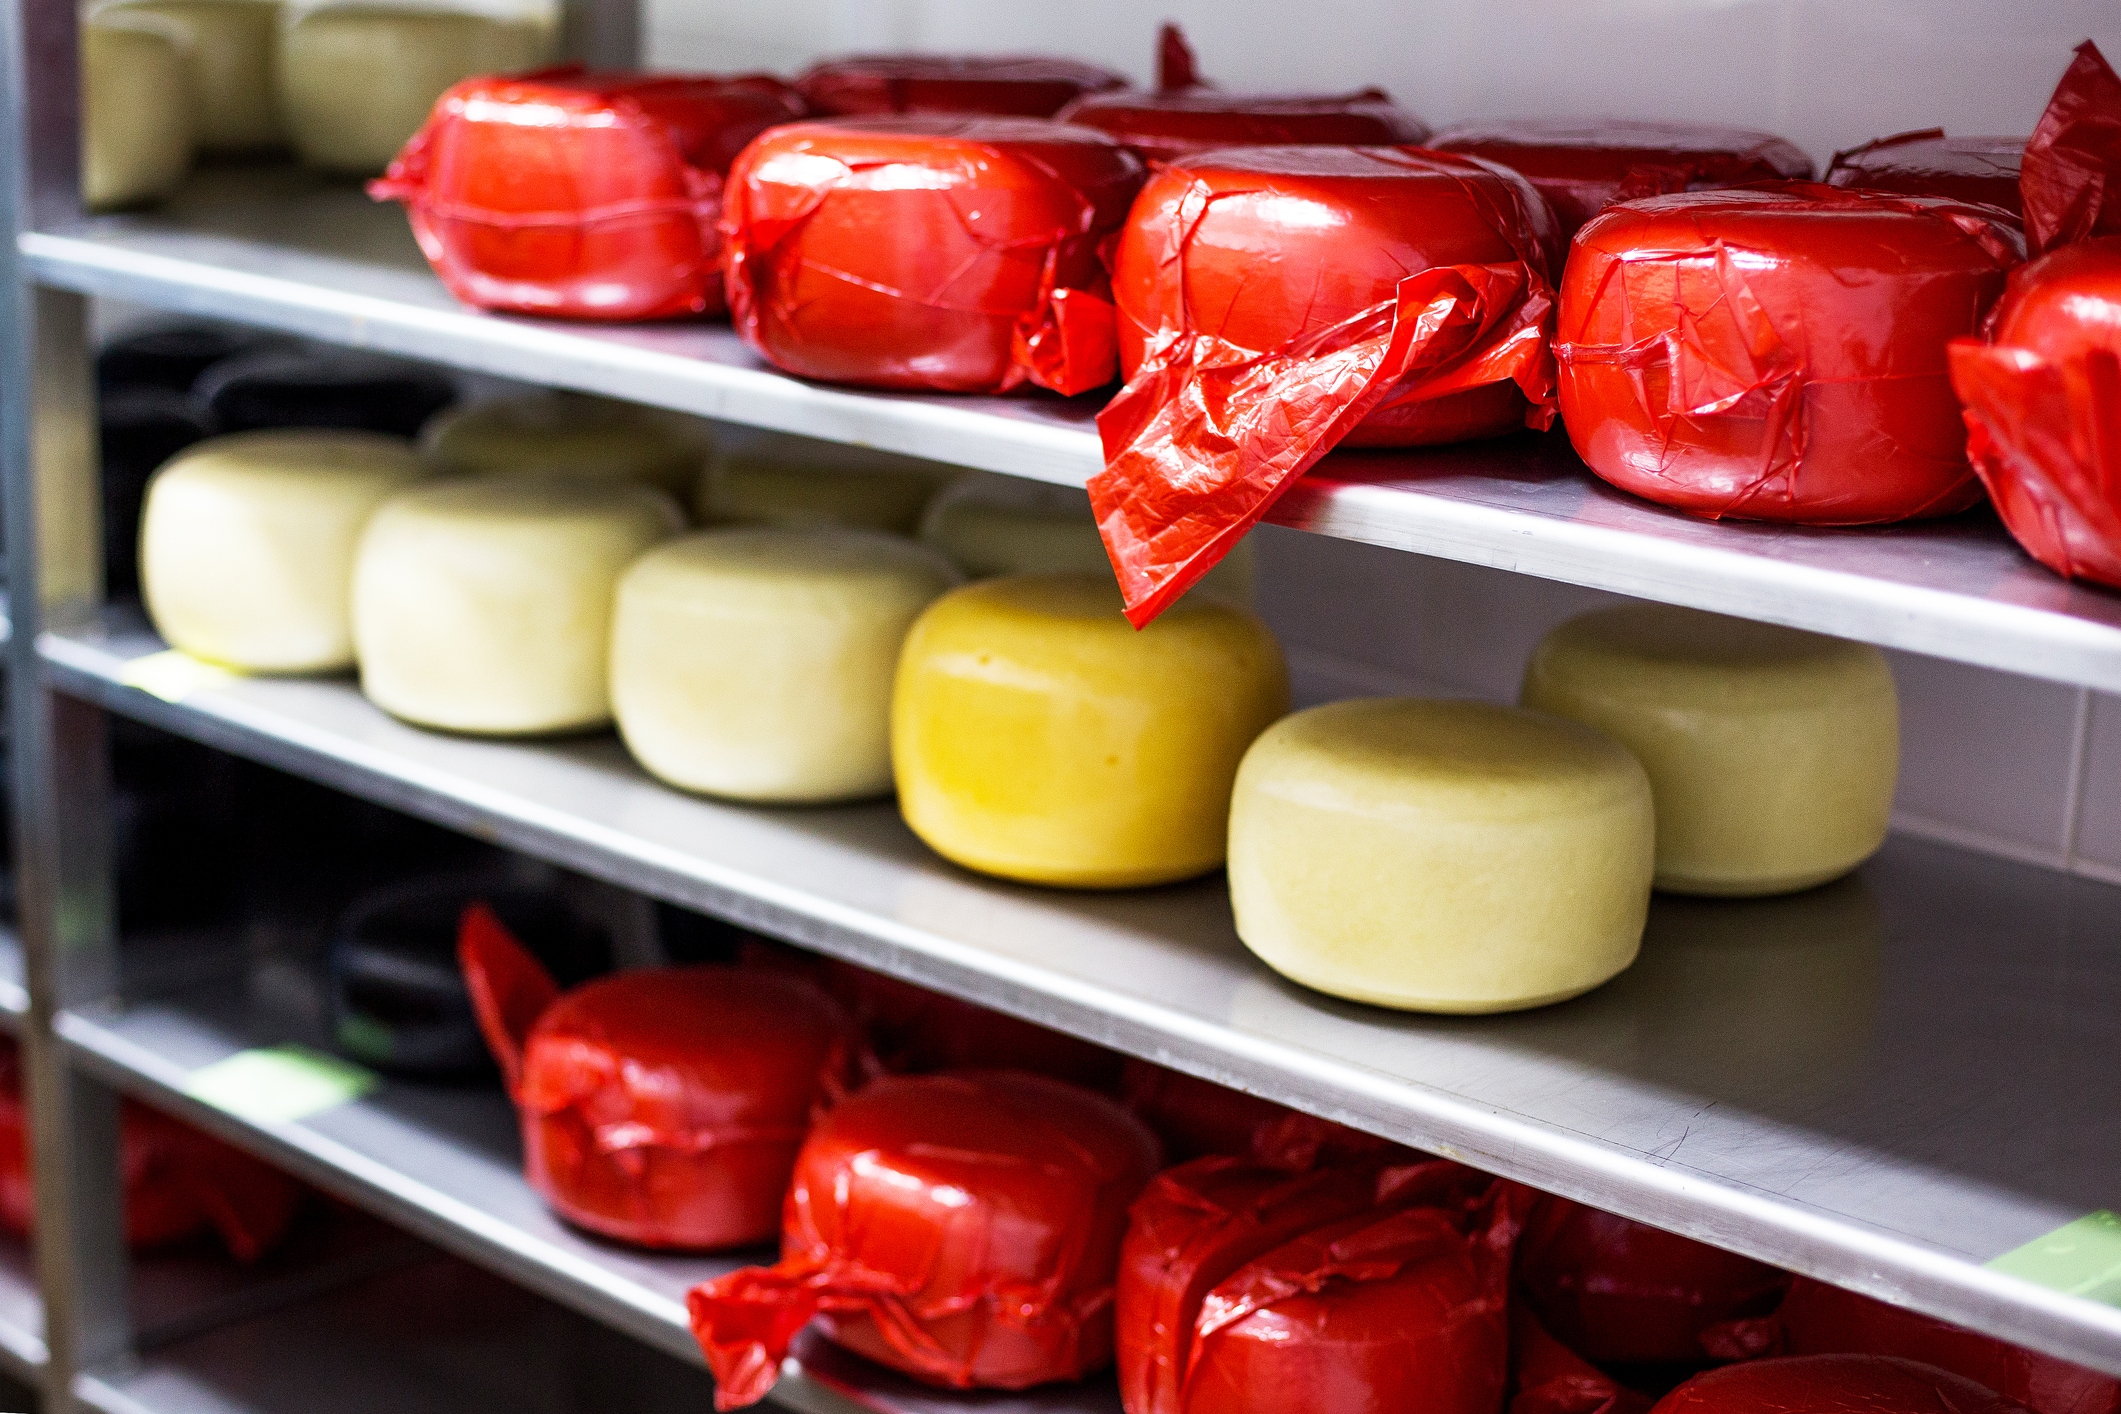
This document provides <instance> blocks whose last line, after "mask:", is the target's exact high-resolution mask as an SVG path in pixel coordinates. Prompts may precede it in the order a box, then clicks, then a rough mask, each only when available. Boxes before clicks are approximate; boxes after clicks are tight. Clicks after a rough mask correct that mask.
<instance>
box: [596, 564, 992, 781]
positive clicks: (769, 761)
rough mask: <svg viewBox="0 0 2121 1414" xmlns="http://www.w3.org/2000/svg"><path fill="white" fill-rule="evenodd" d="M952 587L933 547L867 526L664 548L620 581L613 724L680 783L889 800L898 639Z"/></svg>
mask: <svg viewBox="0 0 2121 1414" xmlns="http://www.w3.org/2000/svg"><path fill="white" fill-rule="evenodd" d="M957 578H958V576H957V573H956V571H954V570H953V569H952V568H951V567H950V564H949V562H948V561H946V560H945V559H943V557H942V556H941V555H938V554H936V553H935V552H934V551H933V550H930V549H927V548H926V547H925V546H921V545H916V544H913V543H912V542H911V541H907V540H901V539H899V538H898V537H896V536H890V535H880V534H878V533H877V532H875V531H867V530H838V529H828V530H765V529H738V530H714V531H708V532H706V533H705V534H701V535H691V536H687V537H686V538H684V539H683V540H678V541H675V542H673V543H671V544H669V545H664V546H662V547H660V548H658V549H656V550H653V551H651V552H650V553H648V554H646V555H644V556H642V557H641V559H640V560H639V561H637V562H636V563H635V564H634V566H633V568H632V569H630V570H628V571H627V572H626V576H625V578H624V579H623V580H621V581H620V583H619V596H618V611H617V614H616V616H615V618H614V620H613V625H612V643H611V703H612V710H613V713H614V715H615V716H616V717H617V718H618V723H619V731H620V732H621V733H622V734H623V735H624V736H625V738H626V745H627V747H628V748H629V749H631V750H632V752H633V754H634V757H635V758H636V759H637V760H639V761H640V763H641V764H642V765H643V766H645V767H646V768H647V769H648V770H649V771H650V772H651V773H652V774H654V775H655V776H657V777H660V778H661V779H662V780H665V781H668V782H669V783H670V784H671V785H674V786H679V787H682V788H683V789H685V790H696V791H705V792H708V793H709V794H712V795H726V796H732V797H734V798H736V799H738V800H767V801H793V802H804V801H828V800H858V799H861V798H863V797H865V796H876V795H885V794H888V793H889V792H890V790H891V681H892V675H893V673H894V672H895V671H896V670H897V668H898V655H899V646H900V645H901V644H902V643H904V642H905V639H906V631H907V629H909V628H911V627H912V626H913V620H914V618H915V616H917V615H918V614H919V613H920V611H921V610H922V609H924V608H926V607H927V606H928V603H929V601H931V600H933V599H934V598H935V597H936V596H937V595H938V594H941V593H942V592H943V591H944V590H946V589H948V588H950V587H951V585H953V584H955V583H956V582H957Z"/></svg>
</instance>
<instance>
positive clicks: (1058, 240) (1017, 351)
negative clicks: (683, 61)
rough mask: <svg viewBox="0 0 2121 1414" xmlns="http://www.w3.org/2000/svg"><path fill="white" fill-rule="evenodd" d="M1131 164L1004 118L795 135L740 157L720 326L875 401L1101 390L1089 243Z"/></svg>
mask: <svg viewBox="0 0 2121 1414" xmlns="http://www.w3.org/2000/svg"><path fill="white" fill-rule="evenodd" d="M1141 180H1142V165H1141V160H1140V159H1139V158H1137V157H1135V156H1134V154H1132V153H1131V152H1128V151H1127V150H1126V149H1125V148H1123V147H1121V146H1120V145H1119V144H1117V143H1115V142H1113V141H1112V140H1111V139H1110V138H1108V137H1105V136H1104V135H1103V134H1102V133H1095V132H1092V131H1090V130H1089V129H1087V128H1077V127H1070V126H1068V125H1066V124H1062V123H1047V122H1037V121H1033V120H1029V119H1017V118H952V117H907V118H871V119H855V120H848V121H845V122H838V123H797V124H793V125H790V126H788V127H784V128H780V129H777V130H775V131H774V132H771V133H768V134H766V135H765V136H764V137H762V138H760V139H759V140H758V141H757V142H754V143H753V144H752V145H751V146H750V147H749V148H747V149H745V151H744V154H743V156H741V157H740V158H738V159H737V163H736V166H735V168H734V169H733V170H732V171H731V172H730V176H729V190H728V193H727V199H726V202H725V204H724V207H723V210H722V228H721V229H722V237H723V241H724V250H723V274H724V277H725V280H726V284H727V287H728V292H729V309H730V317H731V320H732V321H733V322H734V323H735V325H736V328H737V331H738V332H739V333H740V334H742V335H743V336H744V340H745V342H746V343H748V344H750V345H751V346H752V347H753V348H754V349H756V350H758V351H759V353H761V354H763V355H764V356H765V357H766V358H767V359H769V360H771V361H772V362H773V363H774V364H776V365H777V366H779V367H780V368H782V369H785V370H786V371H788V372H790V373H794V374H797V375H799V376H801V377H805V378H819V379H823V380H825V381H827V382H834V383H854V384H860V385H863V386H866V387H873V388H904V389H926V390H931V391H938V392H951V393H998V392H1006V391H1008V390H1010V389H1012V388H1016V387H1019V386H1021V385H1023V384H1025V383H1031V384H1035V385H1037V386H1038V387H1041V388H1049V389H1052V390H1053V391H1055V392H1058V393H1068V394H1073V393H1083V392H1088V391H1089V390H1090V389H1092V388H1098V387H1102V386H1103V385H1105V384H1106V383H1109V382H1111V381H1112V377H1113V374H1114V372H1115V371H1116V367H1117V364H1116V361H1115V351H1114V347H1113V331H1112V306H1111V301H1110V290H1111V282H1110V280H1109V279H1108V277H1107V276H1106V274H1105V270H1104V266H1103V264H1102V263H1101V261H1100V260H1099V257H1098V247H1099V245H1100V243H1101V242H1103V241H1104V240H1105V238H1106V237H1107V236H1108V235H1110V234H1111V233H1112V232H1113V231H1114V230H1116V229H1118V227H1119V224H1120V222H1121V221H1123V220H1124V219H1125V218H1126V214H1127V205H1128V203H1129V202H1130V201H1131V200H1132V199H1133V197H1134V193H1135V191H1136V190H1137V189H1138V188H1139V187H1140V185H1141Z"/></svg>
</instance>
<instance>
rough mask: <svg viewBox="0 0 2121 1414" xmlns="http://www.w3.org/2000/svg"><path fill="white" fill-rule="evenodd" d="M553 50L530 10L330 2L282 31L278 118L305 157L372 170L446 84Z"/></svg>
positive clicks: (526, 63)
mask: <svg viewBox="0 0 2121 1414" xmlns="http://www.w3.org/2000/svg"><path fill="white" fill-rule="evenodd" d="M551 47H552V30H551V27H550V26H549V25H547V24H544V23H542V22H540V21H538V20H535V19H532V18H527V17H495V16H489V15H473V14H463V13H459V12H455V11H450V10H440V9H423V8H416V7H412V6H402V5H371V4H343V5H327V6H325V7H323V8H321V9H316V10H311V11H310V12H309V13H307V14H305V15H303V16H302V17H301V18H299V19H297V20H296V21H295V22H294V23H293V24H291V25H289V26H287V28H286V29H285V30H284V31H283V33H282V35H281V40H280V67H279V93H280V104H281V116H282V119H283V120H284V122H285V123H286V126H287V132H288V136H289V137H290V138H292V139H293V141H294V145H295V150H296V151H297V152H299V153H300V154H301V156H302V160H303V161H305V162H307V163H309V164H310V165H311V166H313V167H322V168H324V169H325V170H326V171H331V172H343V173H346V174H348V175H352V176H374V175H375V174H376V173H378V172H381V171H382V170H383V169H384V168H385V167H386V166H388V165H389V164H390V159H391V158H393V157H395V156H397V154H398V149H399V148H401V147H403V146H404V145H405V140H406V139H407V138H409V137H411V136H412V135H413V134H414V133H415V132H417V131H418V130H419V127H420V125H421V124H422V123H424V122H425V121H427V114H428V111H429V110H430V109H432V108H433V107H434V102H435V100H436V99H437V98H440V97H441V96H442V91H443V90H444V89H446V88H448V87H449V86H450V85H451V84H453V83H456V82H457V81H458V80H459V79H466V78H469V77H471V76H472V75H473V74H496V73H512V72H515V71H518V70H522V69H534V68H537V67H539V66H540V65H542V64H544V63H545V62H546V61H547V60H548V59H549V58H550V55H551Z"/></svg>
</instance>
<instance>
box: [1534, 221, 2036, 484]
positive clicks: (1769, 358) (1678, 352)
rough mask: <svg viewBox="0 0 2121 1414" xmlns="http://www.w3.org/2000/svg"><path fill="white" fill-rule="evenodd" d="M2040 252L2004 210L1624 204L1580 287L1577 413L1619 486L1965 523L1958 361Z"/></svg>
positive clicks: (1582, 249)
mask: <svg viewBox="0 0 2121 1414" xmlns="http://www.w3.org/2000/svg"><path fill="white" fill-rule="evenodd" d="M2022 252H2023V246H2022V244H2021V239H2020V236H2019V233H2018V230H2017V227H2016V225H2015V224H2014V223H2013V222H2012V221H2011V220H2010V219H2009V218H2008V217H2007V216H2006V215H2005V214H2004V213H2003V212H2000V211H1998V210H1996V209H1995V208H1993V207H1987V206H1976V205H1970V204H1967V203H1964V202H1955V201H1948V200H1944V199H1942V198H1936V197H1902V196H1892V195H1887V194H1881V193H1873V192H1864V191H1850V190H1844V189H1842V188H1840V187H1829V186H1825V185H1821V184H1818V183H1810V182H1792V183H1787V184H1776V185H1773V186H1762V187H1753V188H1747V189H1745V190H1740V191H1708V192H1689V193H1686V194H1683V195H1677V196H1664V197H1652V198H1650V199H1649V200H1646V201H1637V202H1629V203H1627V204H1624V205H1621V206H1617V207H1614V208H1613V209H1611V210H1609V211H1607V212H1606V213H1605V214H1604V215H1603V216H1600V217H1599V218H1598V219H1597V220H1595V221H1593V222H1592V223H1591V224H1590V225H1588V226H1586V227H1584V228H1583V230H1582V231H1581V232H1580V233H1579V234H1578V235H1577V237H1576V243H1575V246H1574V247H1573V248H1572V250H1571V252H1570V255H1569V265H1568V272H1567V275H1566V277H1565V278H1564V279H1563V281H1562V289H1561V319H1560V325H1559V329H1558V332H1557V335H1556V338H1555V341H1554V355H1555V358H1556V360H1557V361H1558V362H1559V364H1560V399H1561V415H1562V420H1563V421H1564V422H1565V423H1567V425H1568V429H1569V438H1570V440H1571V441H1572V442H1573V443H1574V444H1575V447H1576V451H1577V453H1578V455H1580V456H1581V457H1582V458H1583V459H1584V461H1585V462H1587V463H1588V464H1589V465H1590V467H1591V469H1592V470H1593V471H1595V472H1596V473H1597V474H1598V475H1600V476H1602V477H1604V478H1605V479H1606V480H1607V481H1610V482H1612V483H1613V484H1614V485H1615V486H1618V487H1620V488H1621V489H1623V490H1626V491H1632V492H1634V493H1635V494H1636V495H1638V496H1642V497H1645V498H1647V499H1649V500H1652V501H1656V502H1659V503H1661V504H1663V505H1667V506H1675V507H1677V508H1679V509H1681V510H1685V511H1690V512H1692V513H1694V514H1696V515H1702V516H1708V517H1711V518H1716V517H1721V516H1735V517H1739V518H1742V519H1747V520H1774V521H1790V522H1798V523H1802V524H1810V525H1863V524H1872V523H1877V522H1883V521H1896V520H1908V519H1913V518H1915V517H1919V516H1937V515H1949V514H1951V513H1952V512H1955V511H1961V510H1964V509H1966V508H1967V507H1968V506H1970V505H1972V504H1974V503H1975V502H1976V501H1978V500H1979V499H1980V498H1981V487H1980V483H1979V482H1978V481H1977V480H1976V479H1975V477H1974V472H1973V468H1972V467H1971V466H1969V465H1968V464H1967V458H1966V445H1965V434H1964V432H1963V430H1962V428H1961V426H1960V418H1959V413H1958V406H1957V403H1956V401H1955V399H1954V398H1953V396H1952V389H1951V379H1950V376H1949V373H1948V370H1947V360H1946V353H1945V347H1946V345H1947V344H1949V343H1950V342H1951V340H1952V339H1953V338H1955V337H1959V336H1962V335H1966V334H1971V333H1973V332H1974V331H1975V329H1977V328H1978V327H1979V326H1980V323H1981V320H1982V317H1983V315H1985V314H1986V313H1987V311H1988V309H1989V307H1990V306H1991V305H1992V304H1994V303H1995V301H1996V298H1997V296H1999V295H2000V294H2001V293H2002V292H2003V284H2004V277H2005V274H2006V273H2007V272H2008V271H2009V270H2010V269H2011V267H2013V266H2014V265H2016V264H2017V263H2018V261H2019V260H2020V258H2021V256H2022Z"/></svg>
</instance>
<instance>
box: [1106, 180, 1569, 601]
mask: <svg viewBox="0 0 2121 1414" xmlns="http://www.w3.org/2000/svg"><path fill="white" fill-rule="evenodd" d="M1553 242H1554V229H1553V221H1552V216H1551V214H1550V213H1549V212H1548V210H1547V207H1546V203H1545V202H1543V201H1542V200H1540V198H1539V195H1538V193H1537V192H1535V191H1533V190H1532V188H1531V187H1530V185H1528V184H1527V183H1526V182H1525V180H1524V179H1523V178H1522V177H1520V176H1518V175H1517V174H1516V173H1514V172H1511V171H1508V170H1507V169H1504V168H1501V167H1497V166H1495V165H1493V164H1492V163H1488V162H1483V161H1481V160H1479V159H1478V158H1472V157H1461V156H1457V155H1455V154H1450V153H1441V152H1429V151H1425V150H1423V149H1421V148H1401V147H1258V148H1242V149H1230V150H1226V151H1221V152H1208V153H1202V154H1200V155H1199V156H1196V157H1188V158H1184V159H1181V160H1180V161H1178V162H1174V163H1172V164H1171V165H1170V166H1168V167H1166V168H1164V169H1163V170H1161V171H1159V172H1158V173H1157V174H1156V175H1155V176H1154V177H1153V178H1151V179H1150V181H1149V184H1148V185H1147V186H1146V187H1145V188H1144V189H1143V191H1142V194H1141V197H1140V199H1139V200H1138V201H1137V202H1136V203H1135V206H1134V213H1133V215H1132V216H1131V217H1130V218H1129V220H1128V222H1127V227H1126V230H1125V232H1124V233H1123V234H1122V235H1121V237H1120V241H1119V245H1118V247H1117V250H1116V252H1115V254H1114V256H1113V264H1112V290H1113V302H1114V305H1115V306H1116V308H1117V310H1118V313H1119V340H1120V366H1121V371H1122V372H1123V373H1124V374H1125V375H1126V378H1127V385H1126V387H1125V388H1124V389H1122V390H1121V391H1120V393H1119V395H1118V396H1117V397H1115V398H1114V399H1113V400H1112V402H1111V404H1110V405H1109V406H1108V407H1107V408H1106V409H1105V411H1104V412H1103V413H1101V414H1100V415H1099V417H1098V432H1099V434H1100V436H1101V437H1102V439H1103V442H1104V451H1105V468H1104V470H1103V471H1102V472H1100V473H1098V475H1097V476H1095V477H1093V478H1092V479H1091V482H1090V500H1091V505H1092V508H1093V509H1094V510H1095V512H1096V514H1097V518H1098V523H1099V528H1100V530H1101V531H1102V532H1103V535H1104V539H1105V548H1106V550H1107V552H1108V553H1109V554H1110V555H1111V558H1112V563H1113V566H1114V568H1115V569H1116V570H1117V572H1118V575H1119V584H1120V589H1121V590H1122V592H1123V593H1124V594H1125V596H1126V602H1127V617H1128V618H1129V619H1131V620H1132V621H1133V622H1134V623H1135V624H1137V625H1140V624H1144V623H1147V622H1148V621H1149V620H1151V619H1153V618H1155V617H1156V615H1157V614H1158V613H1160V612H1162V610H1163V609H1164V608H1165V607H1166V606H1167V605H1169V604H1170V603H1171V602H1172V601H1174V600H1175V599H1176V598H1177V597H1178V596H1179V595H1181V594H1183V593H1184V592H1185V591H1186V589H1187V588H1188V587H1190V586H1191V585H1192V584H1193V583H1194V582H1195V581H1196V580H1198V579H1199V578H1200V577H1201V575H1203V574H1205V573H1206V572H1207V571H1208V570H1209V569H1211V568H1213V566H1214V565H1215V563H1216V562H1217V561H1218V560H1220V559H1221V558H1222V556H1223V555H1224V554H1225V553H1226V552H1227V551H1228V550H1229V548H1230V546H1231V545H1233V544H1235V543H1236V542H1237V540H1238V539H1239V538H1240V537H1241V536H1243V534H1244V533H1245V531H1247V530H1249V529H1250V528H1251V527H1252V525H1253V523H1254V522H1256V521H1257V520H1258V519H1259V518H1260V517H1261V516H1262V515H1264V514H1265V513H1266V511H1267V509H1268V508H1269V507H1270V506H1272V505H1273V503H1274V501H1275V499H1276V498H1277V497H1279V496H1280V495H1281V494H1282V493H1283V492H1285V491H1286V490H1288V488H1289V487H1290V486H1291V485H1293V484H1294V482H1295V478H1296V477H1298V476H1300V475H1301V474H1302V473H1303V472H1304V470H1305V469H1306V468H1308V467H1309V466H1310V465H1311V464H1312V463H1313V462H1315V461H1317V460H1318V458H1320V457H1321V456H1324V455H1325V454H1326V453H1327V452H1328V451H1330V450H1332V448H1334V447H1335V446H1337V445H1339V444H1341V443H1342V442H1346V443H1348V444H1349V445H1351V446H1419V445H1424V444H1428V443H1436V442H1452V441H1461V440H1465V439H1468V438H1474V437H1491V436H1495V435H1498V434H1500V433H1503V432H1508V431H1510V430H1512V429H1513V428H1520V427H1525V426H1532V427H1544V426H1546V425H1547V423H1548V422H1549V421H1550V420H1551V419H1552V417H1553V396H1552V387H1553V362H1552V359H1551V357H1550V356H1549V354H1548V350H1547V338H1548V335H1549V334H1550V333H1551V331H1552V318H1553V292H1552V289H1551V287H1550V286H1549V285H1548V283H1547V275H1546V272H1547V269H1548V265H1549V256H1550V253H1551V251H1552V249H1553Z"/></svg>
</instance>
